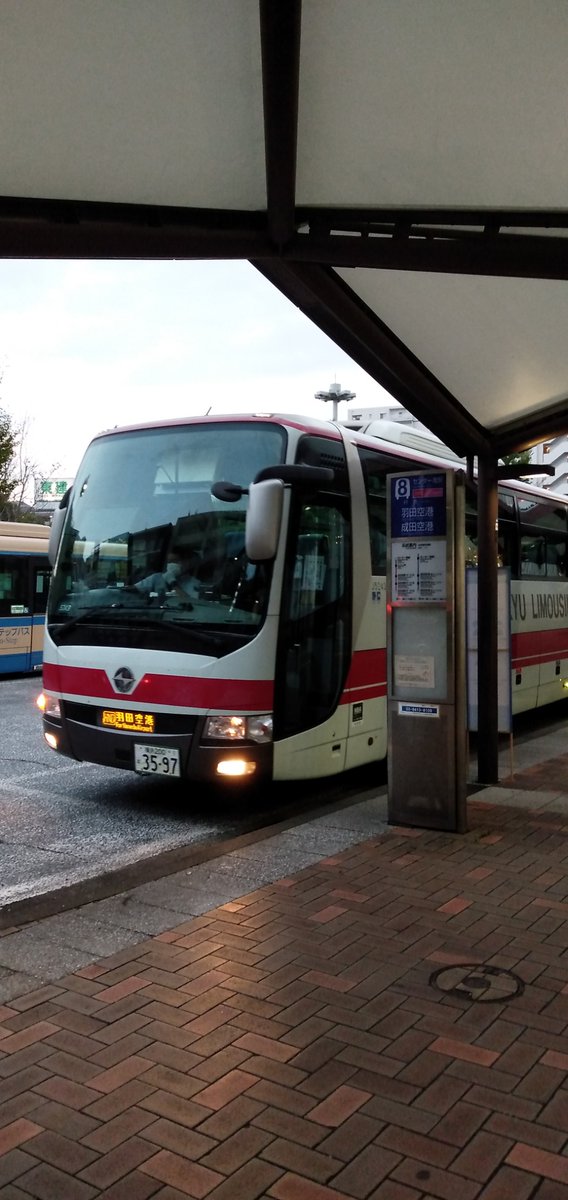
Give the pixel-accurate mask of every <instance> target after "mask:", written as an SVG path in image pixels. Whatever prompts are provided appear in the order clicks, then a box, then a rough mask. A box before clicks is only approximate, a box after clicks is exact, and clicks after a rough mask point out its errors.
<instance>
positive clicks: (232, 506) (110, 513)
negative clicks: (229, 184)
mask: <svg viewBox="0 0 568 1200" xmlns="http://www.w3.org/2000/svg"><path fill="white" fill-rule="evenodd" d="M379 434H380V436H379ZM405 440H407V441H408V442H409V443H411V444H410V445H408V444H407V445H405V444H404V442H405ZM450 466H452V467H455V468H456V469H457V468H458V467H460V466H463V464H462V463H461V462H460V461H459V460H457V459H456V458H455V456H454V455H452V454H451V452H450V451H449V450H446V449H445V448H444V447H443V446H442V445H441V444H440V443H437V442H436V441H435V440H434V441H433V440H432V438H424V439H420V438H418V437H417V435H416V434H415V433H411V432H410V431H409V432H408V433H404V432H403V431H402V430H401V429H400V427H399V426H395V427H394V429H393V428H392V427H391V429H390V430H389V427H388V426H387V425H386V423H384V422H380V425H379V428H378V430H377V431H375V427H373V428H367V429H366V430H365V429H354V428H349V427H347V426H345V427H344V426H341V425H339V424H331V423H330V424H328V423H326V422H322V421H316V420H310V419H308V418H305V417H293V416H287V415H283V416H278V415H270V416H267V415H258V416H252V415H251V416H235V417H230V416H228V417H221V416H211V417H207V418H198V419H188V420H180V421H169V422H160V423H156V424H151V425H144V426H133V427H130V428H125V429H115V430H112V431H109V432H108V433H104V434H101V435H100V436H98V437H96V438H95V439H94V441H93V442H92V443H91V445H90V446H89V447H88V449H87V452H86V454H85V458H84V460H83V462H82V464H81V467H80V469H79V471H78V473H77V477H76V480H75V483H74V486H73V489H72V492H70V493H69V494H68V496H67V497H66V498H65V500H64V501H63V502H62V508H61V510H60V511H59V512H58V513H57V514H56V518H55V519H54V526H53V533H52V556H53V557H54V556H55V552H56V550H57V561H56V565H55V570H54V574H53V579H52V585H51V590H50V598H49V605H48V612H47V628H46V638H45V652H44V688H45V692H44V696H43V706H44V732H45V737H46V739H47V741H48V742H49V744H50V745H51V746H52V747H53V748H54V749H55V750H57V751H58V752H60V753H63V754H66V755H70V756H71V757H73V758H75V759H79V760H85V761H90V762H94V763H102V764H104V765H106V766H114V767H119V768H123V769H127V770H134V771H137V772H139V773H141V774H159V775H169V776H178V777H182V778H186V779H192V780H209V781H211V780H220V779H235V778H236V779H246V778H247V777H252V778H255V779H262V778H265V779H274V780H285V779H300V778H302V779H305V778H314V777H318V776H327V775H333V774H336V773H339V772H342V771H345V770H348V769H350V768H353V767H357V766H361V765H363V764H365V763H369V762H372V761H374V760H379V759H382V758H384V757H385V755H386V750H387V720H386V692H387V654H386V613H385V608H386V590H385V570H386V547H387V538H386V477H387V475H388V473H389V472H399V471H407V470H408V471H413V472H415V471H416V470H417V469H418V470H419V469H420V468H425V469H427V468H431V467H434V468H444V469H448V467H450ZM253 481H256V482H255V483H253ZM223 484H224V485H225V486H223ZM229 484H230V485H231V486H228V485H229ZM251 485H252V486H251ZM249 492H250V494H249ZM567 508H568V503H567V501H566V500H565V499H564V500H563V499H561V498H559V497H558V496H553V495H551V494H549V493H547V492H545V491H543V490H539V489H534V488H531V487H529V486H525V485H523V484H522V483H511V484H510V485H509V484H507V485H503V486H502V487H501V488H500V516H499V559H500V562H502V563H503V564H505V565H507V566H508V567H509V568H510V571H511V577H512V585H511V586H512V597H511V611H512V661H513V671H512V694H513V704H514V711H515V712H520V711H521V710H523V709H528V708H531V707H535V706H537V705H540V704H547V703H550V702H552V701H555V700H558V699H560V698H562V697H568V690H567V685H568V579H567V565H566V549H567V534H568V528H567ZM247 509H248V519H247ZM466 534H467V555H466V557H467V560H468V561H469V562H470V563H475V558H476V537H477V533H476V516H475V494H474V492H473V491H472V492H471V494H470V497H469V502H468V513H467V530H466ZM247 551H248V554H247ZM172 555H173V557H174V558H179V557H180V556H185V557H187V556H188V555H191V556H192V558H193V563H194V577H193V581H192V585H191V589H190V590H189V591H186V592H181V591H180V589H179V587H177V586H176V587H174V586H173V585H172V586H170V584H169V583H168V582H167V579H168V574H167V570H166V563H167V562H170V561H171V560H172ZM149 580H150V582H148V581H149ZM160 581H161V582H160ZM140 585H142V586H140Z"/></svg>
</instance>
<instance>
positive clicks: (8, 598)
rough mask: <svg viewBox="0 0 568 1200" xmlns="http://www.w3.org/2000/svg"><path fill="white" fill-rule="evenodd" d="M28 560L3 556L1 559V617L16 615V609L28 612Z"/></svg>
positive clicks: (22, 556) (20, 557)
mask: <svg viewBox="0 0 568 1200" xmlns="http://www.w3.org/2000/svg"><path fill="white" fill-rule="evenodd" d="M28 561H29V560H28V559H27V558H26V557H25V556H24V555H21V556H16V555H8V554H6V555H2V557H1V558H0V616H2V617H9V616H12V615H14V609H17V608H19V609H23V610H24V611H25V612H27V611H28V608H27V604H28V594H27V592H28V588H27V573H28Z"/></svg>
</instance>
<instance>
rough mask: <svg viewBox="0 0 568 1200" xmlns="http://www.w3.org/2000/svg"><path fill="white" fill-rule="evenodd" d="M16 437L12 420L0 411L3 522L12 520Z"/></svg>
mask: <svg viewBox="0 0 568 1200" xmlns="http://www.w3.org/2000/svg"><path fill="white" fill-rule="evenodd" d="M18 435H19V430H18V429H17V428H15V426H14V423H13V421H12V418H11V417H10V416H9V414H8V413H7V412H4V410H3V409H0V518H2V519H3V520H11V519H12V505H11V499H12V495H13V492H14V490H15V488H16V487H17V484H18V480H17V478H16V476H15V473H14V472H15V458H16V454H17V449H18Z"/></svg>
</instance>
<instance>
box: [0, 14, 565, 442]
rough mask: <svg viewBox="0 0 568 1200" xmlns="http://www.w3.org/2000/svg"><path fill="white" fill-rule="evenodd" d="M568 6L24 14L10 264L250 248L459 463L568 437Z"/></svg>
mask: <svg viewBox="0 0 568 1200" xmlns="http://www.w3.org/2000/svg"><path fill="white" fill-rule="evenodd" d="M567 35H568V9H567V7H566V4H565V0H539V3H538V4H535V3H534V0H404V2H402V3H401V2H400V0H260V2H259V0H96V3H93V0H50V2H49V4H46V3H45V0H25V3H22V0H3V4H2V39H1V43H0V65H1V70H0V103H1V111H2V114H3V116H2V121H1V142H0V148H1V155H0V255H3V256H5V257H6V256H10V257H33V258H38V257H46V256H47V257H61V258H73V257H77V258H90V257H96V258H114V257H124V258H132V257H136V258H138V257H145V258H170V257H173V258H200V259H210V258H223V259H226V258H244V259H249V260H250V261H252V262H253V263H254V264H255V266H257V267H258V269H259V270H260V271H261V272H262V273H263V274H264V275H265V276H266V277H267V278H268V279H269V280H271V281H272V282H273V283H274V284H275V285H276V286H277V287H278V288H280V289H281V291H282V292H283V293H284V294H286V295H287V296H288V297H289V298H290V299H291V300H292V301H293V302H294V303H295V304H297V305H299V306H300V307H301V308H302V309H303V311H304V312H306V313H307V314H308V315H309V317H310V318H311V319H312V320H313V321H314V323H315V324H316V325H318V326H319V327H320V328H321V329H323V330H324V331H325V332H326V333H327V334H329V335H330V336H331V337H332V338H333V339H334V340H335V341H336V342H337V343H338V344H339V345H340V346H342V348H343V349H344V350H345V351H346V352H347V353H348V354H349V355H350V356H351V357H352V358H353V359H354V360H356V361H357V362H358V363H360V365H361V366H362V367H363V368H364V369H365V370H366V371H368V372H369V374H370V375H371V376H373V377H374V378H375V379H377V380H378V381H379V382H380V383H381V384H383V386H384V387H386V388H387V389H388V391H389V392H390V393H391V394H392V395H393V396H394V397H396V398H397V399H398V400H400V401H401V402H402V403H403V404H404V405H406V407H408V408H409V409H410V410H411V411H412V412H413V413H415V414H416V416H418V417H420V418H421V419H422V420H424V421H425V423H426V424H427V425H428V426H429V427H430V428H431V429H432V430H433V431H434V432H435V433H437V434H438V435H439V436H440V437H442V438H443V440H445V441H446V442H448V443H449V444H450V445H452V446H453V448H454V449H456V450H457V451H458V453H460V454H470V455H471V454H491V453H493V452H495V453H498V454H502V453H507V452H508V451H511V450H514V449H518V448H521V447H525V446H528V445H531V444H533V443H535V442H537V441H541V440H542V439H543V438H545V437H547V436H553V435H555V434H558V433H563V432H565V431H567V430H568V403H567V399H566V397H567V394H568V336H567V330H568V286H567V279H568V238H567V229H568V207H567V197H568V122H567V119H566V115H567V111H568V104H567V100H568V73H567V71H566V46H567Z"/></svg>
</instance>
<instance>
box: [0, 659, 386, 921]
mask: <svg viewBox="0 0 568 1200" xmlns="http://www.w3.org/2000/svg"><path fill="white" fill-rule="evenodd" d="M40 691H41V677H29V676H28V677H25V678H6V677H1V678H0V713H1V717H0V732H1V738H0V815H1V822H0V910H2V909H4V910H6V909H7V908H9V907H10V906H11V905H13V904H14V903H17V902H20V901H23V900H27V899H29V898H30V897H40V896H44V895H45V894H46V893H51V892H53V891H56V890H59V889H63V888H69V887H72V886H73V885H77V884H83V883H84V882H85V881H88V880H96V879H98V878H99V877H101V876H104V875H105V874H108V873H109V872H116V873H118V872H120V871H124V870H125V869H128V868H130V869H132V867H134V866H136V867H137V868H138V869H139V874H140V876H142V875H143V873H144V870H146V873H147V874H151V868H152V864H153V863H155V862H157V861H159V860H160V858H162V859H163V856H164V855H167V854H170V856H172V855H174V856H175V853H176V851H177V852H179V853H181V852H183V853H184V854H186V855H187V854H188V853H189V854H191V853H192V852H196V851H200V852H201V853H203V851H204V850H207V848H214V852H215V853H218V852H219V844H220V843H226V842H227V840H230V839H233V838H235V837H240V836H243V835H245V834H249V833H250V832H251V831H252V830H261V829H262V828H263V827H265V826H266V825H267V824H271V823H273V822H277V821H282V820H287V821H289V822H291V823H298V822H299V821H301V820H303V819H305V818H306V816H307V815H310V814H313V813H314V812H315V811H321V809H322V806H328V805H329V804H332V805H334V806H335V805H343V804H345V803H349V798H350V797H352V796H354V795H360V794H361V793H362V792H364V791H365V790H366V789H369V788H370V787H372V786H374V787H375V788H376V787H379V788H384V786H385V780H386V774H385V770H384V768H383V767H381V768H379V770H378V771H376V772H373V774H372V775H371V774H370V773H369V771H368V770H367V771H366V772H361V773H359V772H350V776H349V778H347V779H345V778H344V779H342V780H336V779H333V780H327V781H326V780H324V781H319V782H318V783H316V784H313V783H312V784H305V785H300V786H298V785H297V784H296V783H294V785H293V787H290V785H289V784H288V785H284V784H279V785H274V786H273V787H272V788H270V789H266V791H265V793H263V794H262V795H261V796H254V795H253V796H249V795H248V794H247V793H244V792H241V793H231V794H230V796H229V797H227V794H226V793H225V792H223V793H221V794H219V793H213V792H211V790H210V789H207V788H204V787H200V786H198V785H195V784H187V782H184V781H179V782H178V781H174V780H169V781H163V780H162V781H160V780H155V779H146V778H142V777H140V776H137V775H134V774H132V773H131V772H129V771H117V770H111V769H109V768H106V767H98V766H93V765H92V764H90V763H76V762H73V760H71V759H68V758H63V757H60V756H59V755H57V754H56V753H54V752H53V751H52V750H50V749H49V747H48V746H47V745H46V743H45V742H44V739H43V734H42V728H41V716H40V713H39V711H38V709H37V707H36V703H35V702H36V698H37V695H38V694H39V692H40ZM292 796H293V799H291V797H292Z"/></svg>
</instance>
